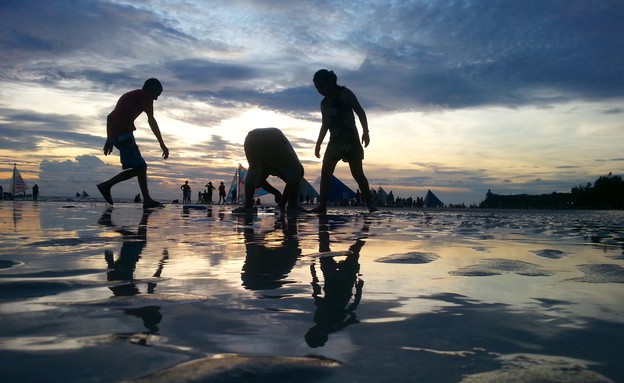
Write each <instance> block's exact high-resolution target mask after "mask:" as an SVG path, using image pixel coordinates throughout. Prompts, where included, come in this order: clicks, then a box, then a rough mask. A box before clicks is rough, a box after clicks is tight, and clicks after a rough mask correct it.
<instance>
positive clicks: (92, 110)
mask: <svg viewBox="0 0 624 383" xmlns="http://www.w3.org/2000/svg"><path fill="white" fill-rule="evenodd" d="M0 20H1V23H0V53H1V55H2V60H0V185H2V186H3V187H4V188H5V190H6V189H8V188H9V184H10V177H11V173H12V169H13V164H17V167H18V169H19V170H20V172H21V174H22V176H23V177H24V178H25V180H26V183H27V184H28V185H29V186H31V185H32V184H34V183H37V184H38V185H39V187H40V192H41V194H42V195H43V196H45V195H48V196H73V195H74V194H75V193H76V192H82V191H83V190H85V191H87V192H88V193H89V194H91V195H97V194H98V192H97V189H96V188H95V185H96V184H97V183H99V182H102V181H104V180H106V179H108V178H110V177H112V176H114V175H115V174H117V173H118V172H119V171H120V170H121V167H120V164H119V158H118V154H117V151H114V152H113V154H112V155H110V156H104V155H103V153H102V147H103V145H104V141H105V139H106V125H105V124H106V116H107V114H108V113H110V111H111V110H112V109H113V107H114V105H115V103H116V102H117V100H118V98H119V97H120V96H121V95H122V94H123V93H125V92H127V91H130V90H133V89H137V88H140V87H141V86H142V84H143V82H144V81H145V79H147V78H150V77H156V78H158V79H160V81H161V82H162V83H163V86H164V92H163V94H162V95H161V97H160V98H159V99H158V100H157V101H155V103H154V108H155V117H156V119H157V121H158V123H159V125H160V129H161V131H162V134H163V138H164V140H165V143H166V144H167V146H168V147H169V150H170V158H169V159H167V160H163V159H162V158H161V153H162V152H161V151H160V148H159V146H158V142H157V141H156V139H155V138H154V135H153V134H152V132H151V130H150V129H149V126H148V124H147V117H146V115H145V114H143V115H141V116H139V117H138V118H137V120H136V126H137V131H136V132H135V136H136V138H137V142H138V144H139V146H140V148H141V153H142V154H143V156H144V157H145V159H146V161H147V163H148V165H149V167H148V177H149V186H150V192H151V194H152V195H153V197H155V198H157V199H162V200H170V199H174V198H181V191H180V189H179V187H180V185H181V184H182V183H184V181H185V180H188V181H189V184H190V185H191V187H192V191H193V193H194V194H196V193H197V192H198V191H200V190H202V189H203V186H204V185H205V184H206V182H208V181H212V182H213V183H215V182H216V183H219V182H221V181H224V182H225V184H226V185H227V184H229V183H230V182H231V180H232V177H233V175H234V172H235V170H236V168H237V166H238V164H239V163H240V164H242V165H243V166H245V165H246V164H247V163H246V160H245V154H244V151H243V147H242V143H243V140H244V138H245V135H246V134H247V132H248V131H250V130H252V129H255V128H263V127H276V128H279V129H281V130H282V131H283V132H284V134H285V135H286V136H287V137H288V138H289V140H290V141H291V143H292V144H293V147H294V148H295V151H296V152H297V154H298V156H299V159H300V160H301V162H302V164H303V166H304V168H305V177H306V179H307V180H309V181H310V182H311V183H312V185H313V186H315V187H316V188H317V189H318V181H319V176H320V169H321V160H320V159H317V158H316V157H315V156H314V146H315V143H316V139H317V137H318V133H319V129H320V125H321V124H320V117H321V116H320V108H319V105H320V102H321V99H322V97H321V96H320V95H319V94H318V92H317V91H316V89H315V88H314V85H313V83H312V76H313V75H314V73H315V72H316V71H317V70H318V69H322V68H326V69H330V70H333V71H334V72H335V73H336V74H337V76H338V83H339V84H341V85H345V86H347V87H348V88H349V89H351V90H352V91H353V92H354V93H355V94H356V96H357V98H358V100H359V101H360V103H361V105H362V106H363V108H364V109H365V111H366V114H367V117H368V121H369V127H370V137H371V143H370V145H369V146H368V147H367V148H366V149H365V159H364V171H365V173H366V175H367V177H368V180H369V183H370V185H371V187H373V188H378V187H379V186H381V187H383V189H384V190H385V191H386V192H389V191H393V194H394V195H395V196H401V197H410V196H411V197H413V198H416V197H418V196H420V197H423V196H424V195H425V194H426V192H427V190H428V189H431V190H432V191H433V192H434V193H435V194H436V195H437V196H438V197H439V198H440V199H441V200H442V201H443V202H445V203H447V204H448V203H453V204H456V203H465V204H467V205H468V204H472V203H479V202H480V201H482V200H483V199H484V197H485V193H486V192H487V190H488V189H491V190H492V192H494V193H497V194H522V193H528V194H542V193H552V192H569V191H570V190H571V188H573V187H575V186H578V185H581V184H583V185H584V184H586V183H588V182H594V181H595V180H596V179H597V178H598V177H600V176H603V175H607V174H608V173H610V172H611V173H613V174H616V175H622V174H624V153H623V151H622V149H624V145H623V143H624V140H623V139H624V129H623V127H624V122H623V121H624V103H623V101H624V24H623V23H622V20H624V1H622V0H611V1H609V0H600V1H595V0H561V1H558V0H523V1H515V0H505V1H498V0H482V1H470V0H464V1H461V0H456V1H444V0H435V1H433V0H431V1H425V0H422V1H407V0H405V1H398V0H387V1H363V0H349V1H331V0H316V1H312V0H298V1H290V0H289V1H284V0H227V1H225V0H224V1H221V0H211V1H210V2H206V1H194V0H185V1H165V0H153V1H148V0H146V1H136V0H133V1H99V0H90V1H83V0H50V1H39V0H3V1H1V2H0ZM358 127H359V128H360V132H361V127H360V126H359V125H358ZM327 140H328V138H325V142H324V144H323V146H322V149H321V154H322V153H324V149H325V146H326V144H327ZM335 174H336V176H337V177H338V178H340V179H341V180H342V181H343V182H345V183H346V184H347V185H348V186H350V187H351V188H353V189H354V190H355V189H356V188H357V185H356V183H355V182H354V180H353V178H352V177H351V175H350V172H349V166H348V164H346V163H342V162H341V163H339V164H338V167H337V169H336V173H335ZM138 192H139V190H138V185H137V183H136V181H132V182H125V183H123V184H119V185H118V186H116V187H115V188H113V197H124V198H129V197H132V196H134V195H135V194H137V193H138Z"/></svg>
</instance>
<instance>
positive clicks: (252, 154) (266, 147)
mask: <svg viewBox="0 0 624 383" xmlns="http://www.w3.org/2000/svg"><path fill="white" fill-rule="evenodd" d="M245 156H246V157H247V162H248V163H249V170H248V171H247V176H246V178H245V190H244V191H243V192H244V193H245V194H244V195H245V205H244V207H242V208H237V209H234V212H236V213H241V212H252V211H253V202H254V199H253V196H254V192H255V190H256V188H257V187H262V188H264V189H265V190H266V191H268V192H269V193H271V194H273V195H274V196H275V202H277V203H278V206H279V207H280V208H284V207H286V204H287V203H288V210H289V211H297V210H299V211H306V210H305V209H304V208H302V207H300V206H299V203H298V202H297V196H298V192H299V184H300V182H301V178H303V166H302V165H301V162H300V161H299V158H298V157H297V154H296V153H295V150H294V149H293V147H292V145H291V144H290V142H289V141H288V139H287V138H286V136H285V135H284V133H282V131H281V130H279V129H277V128H262V129H254V130H252V131H250V132H249V133H248V134H247V137H246V138H245ZM269 175H273V176H277V177H279V178H281V179H282V180H283V181H284V182H285V183H286V187H285V188H284V193H283V194H282V193H280V192H279V191H278V190H277V189H275V188H274V187H273V186H272V185H271V184H269V182H268V181H267V178H268V177H269Z"/></svg>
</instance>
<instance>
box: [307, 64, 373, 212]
mask: <svg viewBox="0 0 624 383" xmlns="http://www.w3.org/2000/svg"><path fill="white" fill-rule="evenodd" d="M337 80H338V78H337V76H336V75H335V74H334V72H333V71H328V70H327V69H321V70H319V71H317V72H316V73H315V74H314V79H313V81H314V86H315V87H316V90H317V91H318V92H319V93H320V94H321V95H322V96H324V98H323V100H322V101H321V115H322V124H321V130H320V132H319V136H318V139H317V141H316V148H315V149H314V154H315V155H316V157H317V158H321V144H322V143H323V140H324V139H325V135H326V134H327V132H328V131H329V133H330V137H329V143H328V144H327V148H326V149H325V155H324V156H323V167H322V169H321V186H320V200H319V206H318V207H316V208H315V209H313V210H312V211H313V212H316V213H325V212H326V211H327V199H328V198H329V192H330V188H331V176H332V175H333V174H334V170H335V169H336V165H337V164H338V161H340V160H342V161H344V162H348V163H349V168H350V169H351V175H353V178H354V179H355V181H356V182H357V184H358V186H359V188H360V190H362V194H363V195H362V197H363V198H364V202H365V204H366V206H367V207H368V210H369V211H370V212H373V211H377V208H375V207H374V206H373V203H372V200H371V195H370V188H369V185H368V180H367V179H366V176H365V175H364V169H363V167H362V160H363V159H364V149H363V148H362V145H361V144H360V139H359V134H358V130H357V126H356V124H355V118H354V117H353V112H355V114H357V116H358V118H359V120H360V124H361V125H362V130H363V133H362V142H363V143H364V146H365V147H366V146H368V144H369V143H370V137H369V133H368V121H367V119H366V113H365V112H364V109H363V108H362V106H361V105H360V103H359V101H358V100H357V98H356V97H355V94H354V93H353V92H352V91H351V90H350V89H348V88H347V87H345V86H340V85H338V83H337Z"/></svg>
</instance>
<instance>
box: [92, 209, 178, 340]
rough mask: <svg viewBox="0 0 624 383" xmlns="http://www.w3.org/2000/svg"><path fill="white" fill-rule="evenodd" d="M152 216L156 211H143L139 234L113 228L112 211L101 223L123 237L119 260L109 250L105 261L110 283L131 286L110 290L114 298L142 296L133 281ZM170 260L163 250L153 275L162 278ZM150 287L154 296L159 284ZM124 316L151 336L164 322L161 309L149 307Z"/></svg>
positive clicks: (102, 217) (101, 218)
mask: <svg viewBox="0 0 624 383" xmlns="http://www.w3.org/2000/svg"><path fill="white" fill-rule="evenodd" d="M152 212H153V210H151V209H147V210H144V211H143V214H142V216H141V220H140V222H139V224H138V225H137V229H136V232H134V231H131V230H129V229H128V228H126V227H122V226H116V225H114V224H113V222H112V218H111V214H112V209H111V208H108V209H106V210H105V211H104V213H103V214H102V216H101V217H100V219H99V220H98V223H99V224H100V225H103V226H107V227H111V228H114V229H115V231H116V232H118V233H120V234H121V235H122V244H121V249H120V250H119V257H118V258H117V259H116V260H115V259H114V254H113V252H112V251H111V250H108V249H107V250H105V251H104V258H105V260H106V263H107V265H108V268H109V271H108V273H107V274H106V277H107V280H109V281H125V282H128V283H122V284H118V285H114V286H110V287H109V289H110V290H111V291H112V292H113V295H115V296H131V295H136V294H139V293H140V292H139V289H138V287H137V285H136V283H135V280H134V271H135V269H136V264H137V262H138V261H139V259H140V258H141V253H142V252H143V249H144V248H145V246H146V245H147V222H148V218H149V216H150V214H151V213H152ZM168 258H169V253H168V252H167V250H166V249H164V250H163V253H162V259H161V260H160V262H159V263H158V268H157V270H156V272H155V273H154V277H160V275H161V273H162V269H163V267H164V264H165V261H166V260H167V259H168ZM147 285H148V286H147V292H148V293H154V290H155V288H156V283H155V282H149V283H148V284H147ZM124 312H125V313H126V314H130V315H134V316H137V317H140V318H141V319H143V324H144V326H145V327H146V328H147V329H149V330H150V331H151V332H155V331H158V326H157V325H158V323H160V320H161V318H162V314H160V307H158V306H146V307H141V308H136V309H125V310H124Z"/></svg>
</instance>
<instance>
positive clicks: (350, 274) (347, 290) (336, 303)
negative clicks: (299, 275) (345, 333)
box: [305, 220, 367, 347]
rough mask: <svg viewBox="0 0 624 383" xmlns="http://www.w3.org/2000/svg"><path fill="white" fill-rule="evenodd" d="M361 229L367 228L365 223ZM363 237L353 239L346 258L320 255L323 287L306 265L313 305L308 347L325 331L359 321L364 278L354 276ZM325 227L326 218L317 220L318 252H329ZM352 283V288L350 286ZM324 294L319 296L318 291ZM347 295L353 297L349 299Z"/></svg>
mask: <svg viewBox="0 0 624 383" xmlns="http://www.w3.org/2000/svg"><path fill="white" fill-rule="evenodd" d="M364 230H367V228H366V227H365V228H364ZM363 246H364V241H362V240H361V239H357V240H356V242H355V243H354V244H353V245H352V246H351V247H350V248H349V252H348V253H347V255H346V258H345V259H344V260H341V261H336V259H335V258H334V257H333V256H322V257H321V258H320V261H319V263H320V266H321V271H322V273H323V279H324V284H323V288H322V289H321V286H320V284H319V279H318V276H317V274H316V267H315V264H314V263H313V264H311V265H310V272H311V274H312V289H313V293H312V297H313V298H314V304H315V305H316V312H315V313H314V323H315V325H314V326H313V327H312V328H310V329H309V330H308V332H307V333H306V335H305V339H306V343H307V344H308V346H310V347H322V346H323V345H325V343H326V342H327V340H328V339H329V334H331V333H334V332H337V331H340V330H342V329H344V328H345V327H347V326H349V325H351V324H355V323H359V321H358V320H357V317H356V315H355V309H356V308H357V306H358V304H359V303H360V299H361V298H362V288H363V286H364V281H363V280H362V279H360V278H358V273H359V272H360V263H359V257H360V250H361V249H362V247H363ZM329 251H331V249H330V248H329V228H328V224H327V221H326V220H322V221H321V222H319V252H329ZM354 287H355V292H353V289H354ZM322 292H324V295H323V296H321V293H322ZM351 298H353V301H352V302H351Z"/></svg>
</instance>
